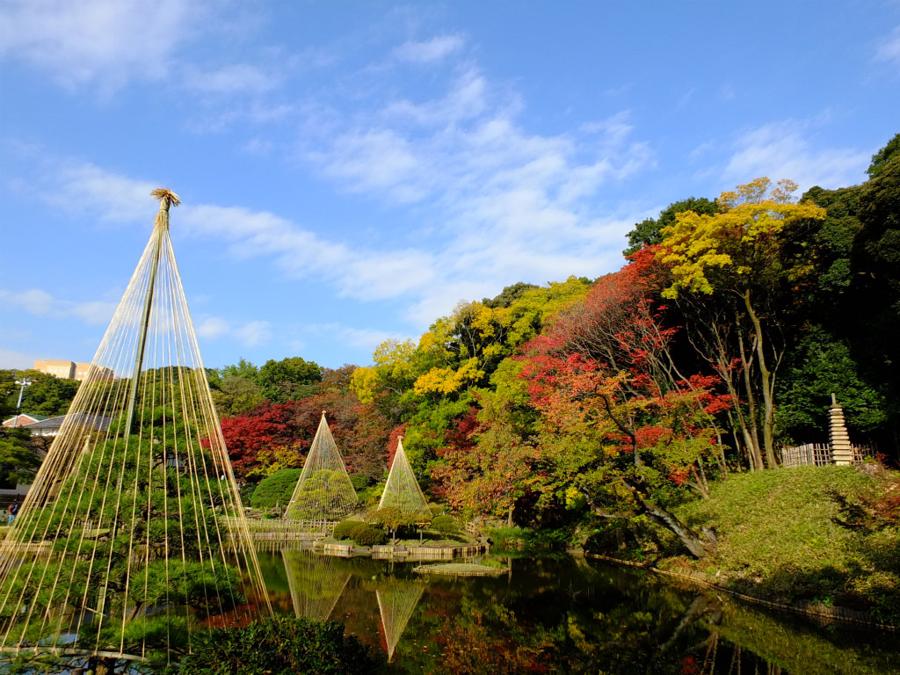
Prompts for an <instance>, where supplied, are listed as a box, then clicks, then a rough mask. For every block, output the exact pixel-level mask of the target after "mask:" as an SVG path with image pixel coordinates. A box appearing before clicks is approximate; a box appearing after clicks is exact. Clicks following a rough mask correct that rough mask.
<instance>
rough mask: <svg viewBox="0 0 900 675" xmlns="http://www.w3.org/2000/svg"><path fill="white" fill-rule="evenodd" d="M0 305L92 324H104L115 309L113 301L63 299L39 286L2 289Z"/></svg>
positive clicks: (34, 313) (49, 316)
mask: <svg viewBox="0 0 900 675" xmlns="http://www.w3.org/2000/svg"><path fill="white" fill-rule="evenodd" d="M0 305H6V306H7V307H15V308H17V309H21V310H23V311H25V312H27V313H28V314H33V315H35V316H46V317H48V318H51V319H63V318H69V317H75V318H77V319H80V320H81V321H83V322H84V323H87V324H90V325H102V324H104V323H106V322H108V321H109V319H110V318H111V317H112V314H113V310H115V303H113V302H105V301H101V300H89V301H85V302H75V301H72V300H61V299H59V298H56V297H54V296H53V295H52V294H50V293H48V292H47V291H44V290H41V289H39V288H32V289H28V290H24V291H11V290H8V289H0Z"/></svg>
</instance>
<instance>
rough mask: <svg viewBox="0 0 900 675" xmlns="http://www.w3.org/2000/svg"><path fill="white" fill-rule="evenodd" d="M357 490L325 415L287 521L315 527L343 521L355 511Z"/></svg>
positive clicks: (291, 503)
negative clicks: (298, 521) (310, 524)
mask: <svg viewBox="0 0 900 675" xmlns="http://www.w3.org/2000/svg"><path fill="white" fill-rule="evenodd" d="M356 501H357V499H356V490H354V489H353V483H351V482H350V476H349V474H348V473H347V467H346V466H344V460H343V458H342V457H341V453H340V452H339V451H338V447H337V444H336V443H335V442H334V437H333V436H332V435H331V429H329V428H328V421H327V420H326V419H325V411H324V410H323V411H322V419H320V420H319V428H318V429H317V430H316V436H315V438H313V442H312V445H311V446H310V448H309V454H308V455H307V456H306V462H304V463H303V471H301V472H300V478H299V479H298V480H297V487H295V488H294V493H293V494H292V495H291V501H290V502H289V503H288V507H287V509H285V512H284V517H285V518H288V519H290V520H301V521H306V522H309V523H312V524H325V523H328V522H334V521H336V520H340V519H341V518H343V517H344V516H346V515H348V514H349V513H351V512H352V511H353V509H355V508H356Z"/></svg>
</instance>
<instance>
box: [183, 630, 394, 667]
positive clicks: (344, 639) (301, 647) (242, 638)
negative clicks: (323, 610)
mask: <svg viewBox="0 0 900 675" xmlns="http://www.w3.org/2000/svg"><path fill="white" fill-rule="evenodd" d="M382 665H383V664H382V663H381V661H380V660H379V659H378V658H376V656H375V655H374V654H373V653H372V652H371V651H370V650H369V649H367V648H366V647H364V646H363V645H362V644H361V643H360V642H359V640H357V639H356V637H354V636H352V635H346V634H345V633H344V627H343V626H342V625H341V624H339V623H335V622H331V621H329V622H321V621H312V620H310V619H297V618H294V617H284V616H280V617H274V618H272V619H266V620H264V621H257V622H254V623H251V624H250V625H249V626H246V627H244V628H217V629H215V630H212V631H207V632H202V633H198V634H195V635H194V636H193V642H192V645H191V653H190V654H187V655H185V656H184V657H183V658H182V659H181V661H180V663H179V664H178V672H180V673H210V674H212V675H230V674H232V673H233V674H235V675H238V674H240V675H263V673H279V674H287V673H374V672H377V671H378V670H379V669H380V668H381V667H382Z"/></svg>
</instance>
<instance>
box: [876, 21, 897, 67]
mask: <svg viewBox="0 0 900 675" xmlns="http://www.w3.org/2000/svg"><path fill="white" fill-rule="evenodd" d="M875 59H876V60H878V61H887V62H888V63H893V64H895V65H897V66H900V26H897V27H896V28H894V30H893V32H892V33H891V34H890V36H889V37H887V38H885V39H884V40H883V41H882V42H881V44H880V45H879V46H878V50H877V51H876V52H875Z"/></svg>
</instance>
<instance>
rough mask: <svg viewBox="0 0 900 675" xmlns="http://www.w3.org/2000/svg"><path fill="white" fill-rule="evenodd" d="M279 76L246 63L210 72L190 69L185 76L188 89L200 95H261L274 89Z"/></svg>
mask: <svg viewBox="0 0 900 675" xmlns="http://www.w3.org/2000/svg"><path fill="white" fill-rule="evenodd" d="M280 82H281V75H280V74H278V73H276V72H274V69H263V68H260V67H259V66H254V65H251V64H248V63H234V64H229V65H226V66H221V67H219V68H213V69H210V70H201V69H199V68H195V67H191V68H189V69H188V70H187V72H186V74H185V85H186V86H187V88H188V89H190V90H192V91H195V92H198V93H201V94H218V95H233V94H262V93H265V92H268V91H271V90H272V89H275V88H276V87H277V86H278V85H279V83H280Z"/></svg>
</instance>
